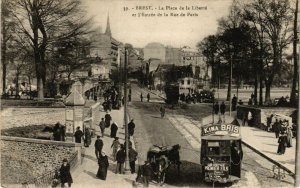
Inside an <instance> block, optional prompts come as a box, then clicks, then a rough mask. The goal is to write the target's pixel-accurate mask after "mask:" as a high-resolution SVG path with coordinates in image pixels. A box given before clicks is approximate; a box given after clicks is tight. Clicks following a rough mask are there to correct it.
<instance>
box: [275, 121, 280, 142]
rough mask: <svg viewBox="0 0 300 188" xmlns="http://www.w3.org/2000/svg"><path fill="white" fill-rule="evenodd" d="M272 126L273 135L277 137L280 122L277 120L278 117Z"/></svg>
mask: <svg viewBox="0 0 300 188" xmlns="http://www.w3.org/2000/svg"><path fill="white" fill-rule="evenodd" d="M273 128H274V133H275V137H276V138H278V137H279V133H280V123H279V122H278V119H276V120H275V123H274V124H273Z"/></svg>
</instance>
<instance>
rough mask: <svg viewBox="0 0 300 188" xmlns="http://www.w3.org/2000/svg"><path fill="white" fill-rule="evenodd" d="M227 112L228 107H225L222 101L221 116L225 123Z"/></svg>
mask: <svg viewBox="0 0 300 188" xmlns="http://www.w3.org/2000/svg"><path fill="white" fill-rule="evenodd" d="M225 110H226V105H225V103H224V101H222V103H221V105H220V112H221V115H222V116H223V118H224V122H225Z"/></svg>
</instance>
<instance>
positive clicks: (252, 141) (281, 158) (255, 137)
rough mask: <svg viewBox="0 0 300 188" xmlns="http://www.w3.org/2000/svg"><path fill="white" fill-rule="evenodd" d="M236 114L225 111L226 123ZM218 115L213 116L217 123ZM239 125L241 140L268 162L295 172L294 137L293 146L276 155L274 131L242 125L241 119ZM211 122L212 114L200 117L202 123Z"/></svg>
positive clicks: (276, 143) (276, 145)
mask: <svg viewBox="0 0 300 188" xmlns="http://www.w3.org/2000/svg"><path fill="white" fill-rule="evenodd" d="M235 116H236V112H233V114H232V117H230V116H229V113H227V112H226V113H225V120H226V123H231V122H232V121H233V117H235ZM218 120H219V116H216V115H215V116H214V122H215V123H217V122H218ZM238 121H239V123H240V125H241V136H242V142H243V143H244V144H245V145H246V146H247V147H249V148H250V149H252V150H253V151H255V152H256V153H258V154H259V155H261V156H263V157H265V158H266V159H267V160H269V161H270V162H272V163H274V164H276V165H277V166H280V167H281V168H283V169H285V170H286V171H287V172H288V173H295V153H296V139H295V138H293V146H292V147H291V148H286V151H285V154H284V155H278V154H277V149H278V142H277V141H278V138H276V137H275V133H273V132H267V131H264V130H262V129H259V128H257V127H248V126H242V121H241V120H238ZM211 122H212V115H210V116H208V117H205V118H203V119H202V125H206V124H209V123H211Z"/></svg>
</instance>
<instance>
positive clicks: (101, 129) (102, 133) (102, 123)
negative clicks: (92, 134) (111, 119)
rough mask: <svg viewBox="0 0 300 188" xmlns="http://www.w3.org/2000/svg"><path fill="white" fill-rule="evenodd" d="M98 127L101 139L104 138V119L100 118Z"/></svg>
mask: <svg viewBox="0 0 300 188" xmlns="http://www.w3.org/2000/svg"><path fill="white" fill-rule="evenodd" d="M99 127H100V131H101V135H102V137H103V136H104V131H105V127H106V123H105V121H104V118H101V121H100V123H99Z"/></svg>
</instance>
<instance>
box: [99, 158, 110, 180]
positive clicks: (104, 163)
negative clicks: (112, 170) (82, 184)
mask: <svg viewBox="0 0 300 188" xmlns="http://www.w3.org/2000/svg"><path fill="white" fill-rule="evenodd" d="M98 165H99V168H98V172H97V177H98V178H100V179H102V180H106V176H107V168H108V166H109V163H108V158H107V156H106V154H105V153H104V152H101V154H100V157H99V159H98Z"/></svg>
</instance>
